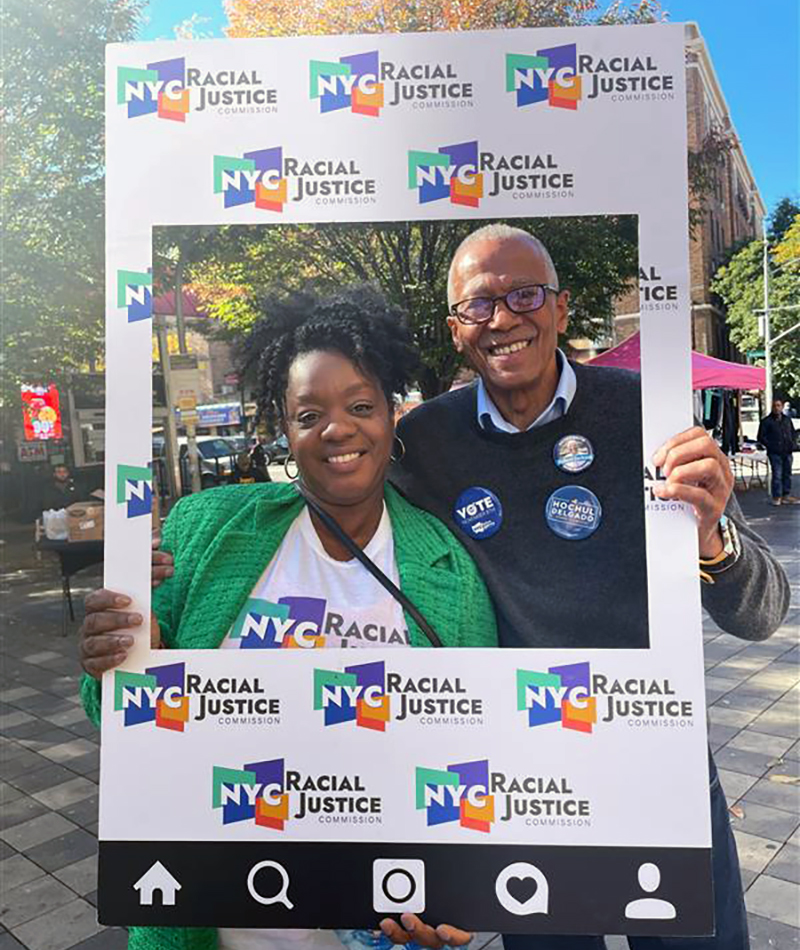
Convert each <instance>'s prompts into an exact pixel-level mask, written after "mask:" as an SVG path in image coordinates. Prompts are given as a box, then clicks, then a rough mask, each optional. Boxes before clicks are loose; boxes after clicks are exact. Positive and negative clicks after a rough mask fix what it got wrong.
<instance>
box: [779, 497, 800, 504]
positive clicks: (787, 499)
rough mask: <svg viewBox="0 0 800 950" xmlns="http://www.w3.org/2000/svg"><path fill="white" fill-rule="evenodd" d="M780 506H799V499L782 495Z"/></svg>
mask: <svg viewBox="0 0 800 950" xmlns="http://www.w3.org/2000/svg"><path fill="white" fill-rule="evenodd" d="M781 504H782V505H800V498H796V497H795V496H794V495H784V496H783V498H781Z"/></svg>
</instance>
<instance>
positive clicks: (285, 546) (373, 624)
mask: <svg viewBox="0 0 800 950" xmlns="http://www.w3.org/2000/svg"><path fill="white" fill-rule="evenodd" d="M364 552H365V553H366V554H367V556H368V557H370V558H371V559H372V561H373V562H374V563H375V564H377V565H378V567H379V568H380V569H381V570H382V571H383V573H384V574H386V576H387V577H389V578H390V579H391V580H392V581H393V582H394V583H395V584H396V585H398V586H399V585H400V580H399V577H398V574H397V565H396V564H395V560H394V540H393V538H392V525H391V522H390V521H389V514H388V512H387V511H386V508H385V507H384V509H383V515H382V517H381V520H380V524H379V525H378V529H377V531H376V532H375V534H374V535H373V537H372V539H371V540H370V542H369V544H368V545H367V546H366V548H364ZM221 645H222V648H223V649H234V650H236V649H239V650H244V649H276V648H280V647H287V646H289V647H306V648H308V647H348V648H349V647H383V646H408V645H409V644H408V631H407V630H406V623H405V618H404V616H403V609H402V607H401V606H400V604H398V602H397V601H396V600H395V599H394V597H392V596H391V594H390V593H389V592H388V591H387V590H386V589H385V588H384V587H382V586H381V584H379V583H378V581H376V580H375V578H374V577H373V576H372V575H371V574H370V573H369V572H368V571H367V570H366V568H365V567H364V566H363V564H360V563H359V562H358V561H357V560H356V559H355V558H353V559H352V560H350V561H336V560H334V558H332V557H331V556H330V555H329V554H327V553H326V551H325V549H324V548H323V547H322V542H321V541H320V539H319V536H318V535H317V532H316V531H315V529H314V525H313V524H312V522H311V516H310V515H309V513H308V508H304V509H303V511H302V513H301V514H300V515H299V517H298V518H296V519H295V521H294V524H292V526H291V528H289V530H288V531H287V533H286V537H285V538H284V539H283V543H282V544H281V546H280V547H279V548H278V550H277V551H276V552H275V556H274V557H273V559H272V560H271V561H270V563H269V564H268V565H267V568H266V570H265V571H264V573H263V574H262V575H261V577H260V578H259V580H258V582H257V583H256V586H255V587H254V588H253V591H252V593H251V595H250V597H249V598H248V600H247V602H246V603H245V605H244V607H243V608H242V611H241V613H240V614H239V617H238V618H237V620H236V622H235V623H234V625H233V627H232V628H231V629H230V630H229V631H228V635H227V636H226V637H225V640H224V641H223V642H222V644H221Z"/></svg>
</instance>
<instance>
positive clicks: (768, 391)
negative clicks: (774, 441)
mask: <svg viewBox="0 0 800 950" xmlns="http://www.w3.org/2000/svg"><path fill="white" fill-rule="evenodd" d="M761 231H762V236H763V238H764V365H765V368H766V386H765V388H764V395H765V397H766V401H767V406H766V412H768V413H769V412H772V330H771V327H770V322H769V317H770V314H769V243H768V242H767V222H766V220H764V221H762V222H761Z"/></svg>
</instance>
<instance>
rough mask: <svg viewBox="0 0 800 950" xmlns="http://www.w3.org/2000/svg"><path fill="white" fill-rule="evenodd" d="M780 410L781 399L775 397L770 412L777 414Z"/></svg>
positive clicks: (781, 405)
mask: <svg viewBox="0 0 800 950" xmlns="http://www.w3.org/2000/svg"><path fill="white" fill-rule="evenodd" d="M782 412H783V400H782V399H776V400H775V401H774V402H773V403H772V414H773V415H775V416H779V415H780V414H781V413H782Z"/></svg>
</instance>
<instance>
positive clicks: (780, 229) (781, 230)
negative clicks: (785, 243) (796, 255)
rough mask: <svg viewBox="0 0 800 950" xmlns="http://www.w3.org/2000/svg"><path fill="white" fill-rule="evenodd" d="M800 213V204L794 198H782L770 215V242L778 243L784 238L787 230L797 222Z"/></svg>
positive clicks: (768, 234)
mask: <svg viewBox="0 0 800 950" xmlns="http://www.w3.org/2000/svg"><path fill="white" fill-rule="evenodd" d="M798 214H800V204H798V202H797V201H796V200H795V199H794V198H789V197H786V198H781V200H780V201H779V202H778V203H777V204H776V205H775V208H774V210H773V212H772V214H771V215H770V216H769V228H768V230H767V237H768V238H769V243H770V244H778V243H779V242H780V241H782V240H783V238H784V235H785V234H786V232H787V231H788V230H789V228H790V227H791V226H792V225H793V224H794V223H795V219H796V218H797V215H798Z"/></svg>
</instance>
